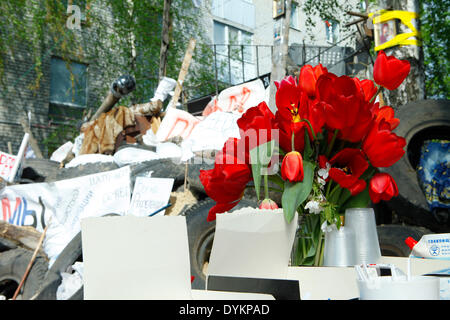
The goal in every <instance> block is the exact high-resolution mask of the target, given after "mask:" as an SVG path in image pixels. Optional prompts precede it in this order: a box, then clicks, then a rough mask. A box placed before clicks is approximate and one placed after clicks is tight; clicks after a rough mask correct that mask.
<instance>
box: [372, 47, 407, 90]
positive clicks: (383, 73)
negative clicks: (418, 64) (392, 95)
mask: <svg viewBox="0 0 450 320" xmlns="http://www.w3.org/2000/svg"><path fill="white" fill-rule="evenodd" d="M410 69H411V65H410V63H409V61H408V60H399V59H397V58H395V57H394V56H386V54H385V53H384V51H380V52H379V53H378V56H377V59H376V60H375V64H374V66H373V79H374V80H375V82H376V83H377V84H379V85H380V86H383V87H385V88H386V89H388V90H395V89H397V88H398V86H400V84H401V83H402V82H403V80H405V78H406V77H407V76H408V74H409V71H410Z"/></svg>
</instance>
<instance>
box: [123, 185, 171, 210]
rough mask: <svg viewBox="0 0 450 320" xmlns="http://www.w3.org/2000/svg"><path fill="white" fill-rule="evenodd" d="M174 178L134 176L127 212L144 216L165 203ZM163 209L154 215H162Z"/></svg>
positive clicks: (167, 200)
mask: <svg viewBox="0 0 450 320" xmlns="http://www.w3.org/2000/svg"><path fill="white" fill-rule="evenodd" d="M173 182H174V179H171V178H148V177H136V182H135V184H134V189H133V196H132V198H131V203H130V209H129V211H128V214H132V215H135V216H139V217H146V216H148V215H150V214H152V213H153V212H155V211H157V210H159V209H160V208H162V207H164V206H165V205H167V203H168V202H169V198H170V193H171V192H172V188H173ZM164 213H165V210H163V211H160V212H159V213H157V214H156V215H164Z"/></svg>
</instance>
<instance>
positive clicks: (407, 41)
mask: <svg viewBox="0 0 450 320" xmlns="http://www.w3.org/2000/svg"><path fill="white" fill-rule="evenodd" d="M418 17H419V15H418V14H417V12H409V11H399V10H380V11H378V12H372V13H369V18H372V19H373V24H374V26H375V25H376V24H378V25H380V24H386V25H387V24H388V23H389V22H394V21H395V19H399V20H400V21H401V22H402V23H403V24H404V25H406V26H407V27H408V28H409V29H410V30H411V32H407V33H400V34H395V29H394V31H393V33H394V34H393V35H392V37H391V39H389V40H387V41H386V42H382V43H380V41H379V38H377V32H375V40H376V41H375V51H380V50H383V49H386V48H390V47H393V46H407V45H415V46H421V45H422V41H421V40H420V39H419V37H420V33H419V31H417V29H416V27H415V26H414V24H413V23H412V20H413V19H417V18H418ZM375 31H377V28H376V27H375ZM414 37H415V39H411V38H414Z"/></svg>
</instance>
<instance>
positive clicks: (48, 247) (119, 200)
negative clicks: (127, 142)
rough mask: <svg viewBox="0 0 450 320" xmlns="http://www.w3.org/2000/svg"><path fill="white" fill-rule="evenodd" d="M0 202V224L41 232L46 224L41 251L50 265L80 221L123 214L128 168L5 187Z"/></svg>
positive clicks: (127, 199) (127, 201)
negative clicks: (30, 228) (47, 258)
mask: <svg viewBox="0 0 450 320" xmlns="http://www.w3.org/2000/svg"><path fill="white" fill-rule="evenodd" d="M0 199H1V205H2V206H1V210H2V211H1V213H0V220H4V221H6V222H8V223H11V224H14V225H18V226H32V227H34V228H36V229H37V230H38V231H41V232H42V231H43V230H44V228H45V226H46V225H47V224H49V221H50V224H49V227H48V230H47V234H46V237H45V240H44V245H43V247H44V251H45V253H46V254H47V256H48V257H49V259H50V262H51V263H53V261H54V259H56V257H57V256H58V255H59V253H60V252H61V251H62V250H63V249H64V248H65V247H66V245H67V244H68V243H69V242H70V240H72V238H73V237H74V236H75V235H76V234H77V233H78V232H79V231H80V220H81V219H82V218H85V217H91V216H103V215H105V214H109V213H116V214H119V215H124V214H126V213H127V211H128V207H129V204H130V199H131V191H130V167H129V166H126V167H122V168H120V169H116V170H111V171H107V172H101V173H96V174H91V175H86V176H82V177H77V178H73V179H67V180H60V181H56V182H48V183H47V182H46V183H33V184H18V185H12V186H6V187H5V188H3V189H2V190H1V191H0ZM50 219H51V220H50Z"/></svg>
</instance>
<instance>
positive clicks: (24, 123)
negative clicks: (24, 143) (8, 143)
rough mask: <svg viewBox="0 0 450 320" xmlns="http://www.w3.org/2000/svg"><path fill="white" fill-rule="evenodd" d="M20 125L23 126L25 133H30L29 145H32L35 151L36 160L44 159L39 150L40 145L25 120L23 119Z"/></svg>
mask: <svg viewBox="0 0 450 320" xmlns="http://www.w3.org/2000/svg"><path fill="white" fill-rule="evenodd" d="M20 124H21V125H22V128H23V131H25V133H28V134H29V135H30V140H29V144H30V147H31V149H33V151H34V154H35V155H36V158H38V159H44V156H43V155H42V152H41V149H39V145H38V143H37V141H36V139H35V138H34V136H33V134H32V133H31V129H30V127H29V126H28V125H27V123H26V122H25V119H21V120H20Z"/></svg>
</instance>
